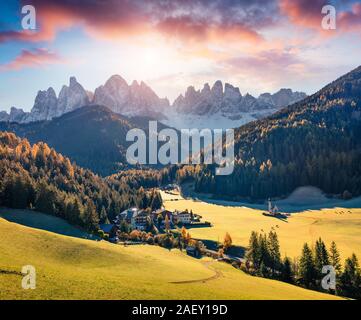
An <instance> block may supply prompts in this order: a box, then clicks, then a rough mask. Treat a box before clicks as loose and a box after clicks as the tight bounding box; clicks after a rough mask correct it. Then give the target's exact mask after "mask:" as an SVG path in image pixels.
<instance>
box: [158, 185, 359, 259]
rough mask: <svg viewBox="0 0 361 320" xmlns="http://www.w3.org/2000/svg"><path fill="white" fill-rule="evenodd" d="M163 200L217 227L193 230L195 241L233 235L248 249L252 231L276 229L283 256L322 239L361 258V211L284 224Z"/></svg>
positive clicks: (234, 210)
mask: <svg viewBox="0 0 361 320" xmlns="http://www.w3.org/2000/svg"><path fill="white" fill-rule="evenodd" d="M162 197H163V200H164V206H165V207H166V209H169V210H174V209H178V210H184V209H189V210H190V209H192V210H193V212H194V213H197V214H200V215H201V216H202V217H203V218H202V220H205V221H209V222H211V223H212V224H213V226H212V227H210V228H193V229H190V234H191V236H192V237H194V238H199V239H209V240H215V241H218V240H219V241H223V238H224V235H225V233H226V232H229V233H230V235H231V237H232V239H233V242H234V244H237V245H240V246H247V245H248V240H249V236H250V234H251V231H253V230H254V231H258V232H262V231H264V232H269V231H270V230H271V228H273V229H274V230H275V231H277V234H278V236H279V240H280V245H281V252H282V254H283V255H286V254H287V255H288V256H289V257H291V258H293V257H297V256H299V255H300V253H301V249H302V246H303V243H304V242H308V243H310V244H311V243H314V242H315V241H316V240H317V239H318V237H321V238H322V239H323V240H324V241H325V243H326V245H329V244H330V243H331V241H335V242H336V244H337V246H338V249H339V250H340V251H341V256H342V258H343V259H345V258H346V257H348V256H350V255H351V253H352V252H355V253H356V254H357V255H358V257H359V258H360V259H361V209H340V208H334V209H324V210H313V211H305V212H301V213H296V214H293V215H292V216H291V217H290V218H288V219H287V221H283V220H280V219H276V218H273V217H267V216H264V215H262V212H263V211H261V210H256V209H250V208H246V207H234V206H226V205H216V204H209V203H206V202H203V201H195V200H192V199H184V198H182V197H181V196H180V195H170V194H167V193H165V192H162ZM175 199H177V201H174V200H175ZM170 200H173V201H170Z"/></svg>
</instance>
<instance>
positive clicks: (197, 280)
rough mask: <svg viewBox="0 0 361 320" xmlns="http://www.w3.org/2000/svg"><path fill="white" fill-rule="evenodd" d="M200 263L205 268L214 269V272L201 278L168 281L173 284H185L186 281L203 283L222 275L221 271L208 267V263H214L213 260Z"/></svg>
mask: <svg viewBox="0 0 361 320" xmlns="http://www.w3.org/2000/svg"><path fill="white" fill-rule="evenodd" d="M202 263H203V265H204V266H205V267H206V268H207V269H209V270H212V271H214V272H215V274H214V275H213V276H211V277H208V278H203V279H196V280H184V281H171V282H169V283H173V284H187V283H197V282H203V283H204V282H208V281H211V280H215V279H218V278H220V277H222V276H223V275H222V272H220V271H218V270H216V269H213V268H211V267H210V265H211V264H213V263H215V261H207V262H202Z"/></svg>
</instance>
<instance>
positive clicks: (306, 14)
mask: <svg viewBox="0 0 361 320" xmlns="http://www.w3.org/2000/svg"><path fill="white" fill-rule="evenodd" d="M279 5H280V9H281V13H282V14H284V15H286V16H287V17H288V19H289V20H290V21H291V22H292V23H293V24H295V25H298V26H302V27H306V28H311V29H317V30H318V31H319V32H324V30H323V29H322V28H321V21H322V18H323V17H324V15H323V14H322V12H321V10H322V8H323V6H325V5H333V6H334V7H335V8H336V12H337V31H336V32H335V33H333V35H335V34H340V33H344V32H349V31H360V30H361V2H355V1H351V0H343V1H342V0H328V1H327V0H280V2H279ZM350 7H351V9H350ZM324 34H330V33H329V32H328V33H327V32H326V33H324Z"/></svg>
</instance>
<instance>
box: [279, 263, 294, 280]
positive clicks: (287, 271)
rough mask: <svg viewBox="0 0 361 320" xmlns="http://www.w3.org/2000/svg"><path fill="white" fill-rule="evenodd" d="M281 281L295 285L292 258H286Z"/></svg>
mask: <svg viewBox="0 0 361 320" xmlns="http://www.w3.org/2000/svg"><path fill="white" fill-rule="evenodd" d="M281 280H282V281H285V282H288V283H293V281H294V280H293V272H292V263H291V260H290V258H288V257H285V258H284V260H283V264H282V271H281Z"/></svg>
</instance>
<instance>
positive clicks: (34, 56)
mask: <svg viewBox="0 0 361 320" xmlns="http://www.w3.org/2000/svg"><path fill="white" fill-rule="evenodd" d="M61 62H63V60H62V59H61V58H60V57H59V56H58V55H57V54H56V53H54V52H52V51H49V50H48V49H45V48H36V49H33V50H22V51H21V53H20V54H19V55H18V56H17V57H16V58H15V59H14V60H13V61H11V62H9V63H6V64H2V65H0V71H9V70H20V69H23V68H26V67H39V66H44V65H49V64H53V63H61Z"/></svg>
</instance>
